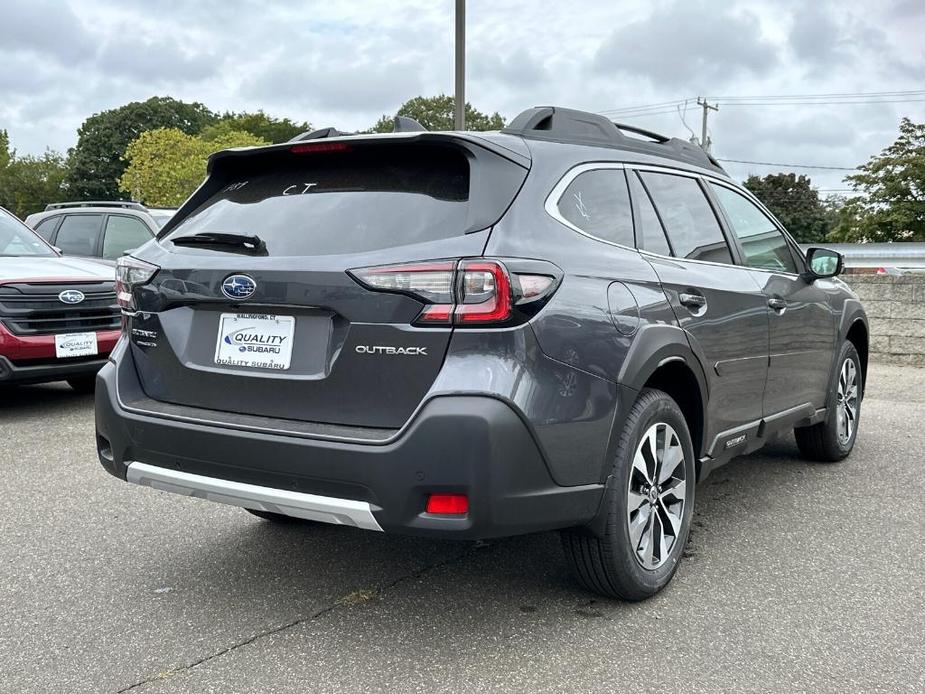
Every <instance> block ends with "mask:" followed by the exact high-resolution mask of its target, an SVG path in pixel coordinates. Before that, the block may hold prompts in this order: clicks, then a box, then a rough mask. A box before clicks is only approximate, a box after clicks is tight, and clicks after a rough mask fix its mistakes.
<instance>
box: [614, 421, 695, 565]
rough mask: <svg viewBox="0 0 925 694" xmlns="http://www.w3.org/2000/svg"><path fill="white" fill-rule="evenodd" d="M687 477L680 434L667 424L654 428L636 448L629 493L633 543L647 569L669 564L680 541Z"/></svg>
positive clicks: (635, 554)
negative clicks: (666, 562) (670, 557)
mask: <svg viewBox="0 0 925 694" xmlns="http://www.w3.org/2000/svg"><path fill="white" fill-rule="evenodd" d="M686 474H687V473H686V470H685V466H684V448H683V447H682V446H681V440H680V439H679V438H678V434H677V432H675V430H674V429H673V428H672V427H671V426H670V425H668V424H665V423H664V422H657V423H656V424H653V425H652V426H651V427H649V429H648V430H647V431H646V432H645V434H643V436H642V438H641V439H640V441H639V445H638V446H637V447H636V453H635V455H634V456H633V469H632V470H631V472H630V480H629V488H628V490H627V495H628V503H627V518H626V520H627V524H628V527H629V536H630V543H631V544H632V547H633V556H635V557H636V561H638V562H639V563H640V564H641V565H642V567H643V568H645V569H649V570H653V569H657V568H658V567H660V566H661V565H662V564H663V563H665V561H666V560H667V559H668V557H669V556H670V555H671V552H672V550H673V549H674V546H675V544H676V543H677V541H678V536H679V535H680V534H681V523H682V519H683V518H684V504H685V503H686V499H685V496H686V493H687V482H686V479H685V477H686Z"/></svg>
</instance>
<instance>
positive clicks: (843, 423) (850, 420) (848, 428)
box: [836, 358, 858, 446]
mask: <svg viewBox="0 0 925 694" xmlns="http://www.w3.org/2000/svg"><path fill="white" fill-rule="evenodd" d="M836 401H837V402H836V408H837V409H836V423H837V425H838V441H839V443H841V444H842V445H843V446H844V445H846V444H847V443H848V442H849V441H851V437H852V436H853V435H854V430H855V429H856V428H857V424H858V369H857V366H855V364H854V359H851V358H848V359H845V362H844V363H843V364H842V367H841V371H840V372H839V375H838V392H837V394H836Z"/></svg>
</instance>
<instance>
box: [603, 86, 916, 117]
mask: <svg viewBox="0 0 925 694" xmlns="http://www.w3.org/2000/svg"><path fill="white" fill-rule="evenodd" d="M919 97H922V98H919ZM706 98H707V99H712V100H713V101H714V102H715V101H721V102H724V103H725V104H726V105H729V106H737V105H742V106H771V105H778V106H787V105H820V106H831V105H839V104H849V105H850V104H871V103H873V104H902V103H919V102H925V89H915V90H906V91H891V92H829V93H818V94H765V95H761V94H759V95H753V96H730V95H726V96H709V97H706ZM689 101H695V98H694V97H688V98H686V99H675V100H674V101H660V102H656V103H652V104H642V105H637V106H624V107H620V108H612V109H604V110H602V111H599V112H598V113H600V114H603V115H607V114H610V115H614V116H616V115H619V116H620V117H623V118H627V117H630V115H632V116H633V117H635V116H636V115H637V114H639V115H644V114H648V115H656V113H655V112H658V113H666V112H668V111H667V110H666V109H668V107H671V109H670V110H674V109H675V108H676V107H677V106H683V105H684V104H685V103H687V102H689Z"/></svg>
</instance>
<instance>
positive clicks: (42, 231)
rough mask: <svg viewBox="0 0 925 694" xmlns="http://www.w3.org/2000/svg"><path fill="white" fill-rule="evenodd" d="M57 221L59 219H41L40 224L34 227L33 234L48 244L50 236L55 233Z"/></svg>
mask: <svg viewBox="0 0 925 694" xmlns="http://www.w3.org/2000/svg"><path fill="white" fill-rule="evenodd" d="M59 219H61V218H60V217H49V218H48V219H43V220H42V221H41V222H39V223H38V224H36V225H35V233H37V234H38V235H39V236H41V237H42V238H43V239H45V240H46V241H48V242H49V243H50V242H51V236H52V234H54V233H55V227H56V226H57V225H58V220H59Z"/></svg>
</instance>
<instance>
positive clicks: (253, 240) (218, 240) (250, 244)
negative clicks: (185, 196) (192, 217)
mask: <svg viewBox="0 0 925 694" xmlns="http://www.w3.org/2000/svg"><path fill="white" fill-rule="evenodd" d="M169 241H170V242H171V243H172V244H173V245H175V246H227V247H228V248H229V250H231V249H232V248H234V249H237V250H238V251H239V252H240V251H243V252H246V253H266V252H267V244H266V243H264V241H263V240H262V239H261V238H260V237H259V236H247V235H246V234H220V233H217V232H211V231H210V232H202V233H200V234H190V235H189V236H174V237H173V238H171V239H169Z"/></svg>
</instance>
